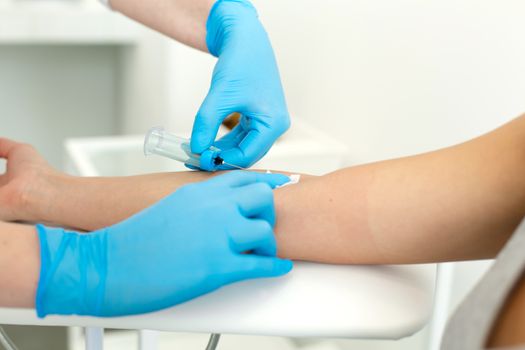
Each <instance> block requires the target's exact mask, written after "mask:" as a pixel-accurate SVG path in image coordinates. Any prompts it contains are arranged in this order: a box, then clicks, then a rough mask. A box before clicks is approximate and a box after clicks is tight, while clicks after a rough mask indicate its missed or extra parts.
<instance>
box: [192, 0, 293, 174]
mask: <svg viewBox="0 0 525 350" xmlns="http://www.w3.org/2000/svg"><path fill="white" fill-rule="evenodd" d="M206 42H207V45H208V49H209V51H210V53H212V54H213V55H214V56H217V57H218V58H219V60H218V62H217V65H216V66H215V70H214V71H213V77H212V83H211V88H210V91H209V92H208V95H207V96H206V99H205V100H204V102H203V104H202V106H201V108H200V110H199V112H198V113H197V117H196V119H195V123H194V125H193V133H192V136H191V150H192V152H194V153H198V154H200V153H202V152H204V151H205V150H206V149H207V148H208V147H210V146H211V145H215V146H217V147H218V148H220V149H222V150H223V152H222V153H221V157H222V158H223V159H224V161H225V162H226V163H229V164H234V165H237V166H240V167H242V168H247V167H249V166H251V165H252V164H254V163H255V162H256V161H258V160H259V159H260V158H261V157H263V156H264V155H265V154H266V152H268V150H269V149H270V147H271V146H272V144H273V143H274V142H275V140H276V139H277V138H278V137H279V136H281V135H282V134H283V133H284V132H285V131H286V130H287V129H288V128H289V126H290V118H289V115H288V110H287V107H286V101H285V98H284V93H283V88H282V85H281V80H280V77H279V70H278V69H277V63H276V61H275V56H274V54H273V49H272V46H271V44H270V40H269V38H268V35H267V34H266V31H265V30H264V28H263V26H262V24H261V22H260V21H259V19H258V16H257V11H256V10H255V8H254V7H253V5H252V4H251V3H250V2H249V1H247V0H219V1H217V2H216V3H215V5H214V6H213V8H212V9H211V11H210V15H209V17H208V22H207V36H206ZM234 112H239V113H241V115H242V118H241V123H240V124H239V125H238V126H237V127H235V128H234V130H232V131H231V132H230V133H229V134H228V135H226V136H225V137H223V138H222V139H220V140H219V141H217V142H216V143H215V138H216V136H217V132H218V130H219V127H220V125H221V123H222V121H223V120H224V119H225V118H226V117H228V115H230V114H231V113H234ZM201 168H203V169H204V170H206V169H208V168H212V167H211V166H206V165H205V166H202V167H201ZM222 168H225V167H222Z"/></svg>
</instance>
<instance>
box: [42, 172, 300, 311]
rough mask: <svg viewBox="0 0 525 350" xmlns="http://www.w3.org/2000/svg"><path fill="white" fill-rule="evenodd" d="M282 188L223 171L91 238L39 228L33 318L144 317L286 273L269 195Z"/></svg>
mask: <svg viewBox="0 0 525 350" xmlns="http://www.w3.org/2000/svg"><path fill="white" fill-rule="evenodd" d="M288 181H289V178H288V177H286V176H284V175H279V174H256V173H248V172H231V173H228V174H226V175H221V176H217V177H215V178H213V179H211V180H208V181H206V182H202V183H197V184H190V185H187V186H184V187H182V188H180V189H179V190H177V191H176V192H174V193H173V194H171V195H169V196H167V197H166V198H164V199H162V200H161V201H159V202H158V203H156V204H154V205H153V206H151V207H149V208H147V209H145V210H143V211H142V212H140V213H138V214H136V215H134V216H132V217H130V218H129V219H127V220H125V221H123V222H121V223H119V224H116V225H114V226H110V227H108V228H105V229H102V230H99V231H95V232H93V233H90V234H80V233H77V232H68V231H65V230H64V229H60V228H49V227H45V226H42V225H38V226H37V228H38V236H39V239H40V246H41V273H40V281H39V285H38V290H37V297H36V307H37V314H38V316H39V317H44V316H46V315H48V314H62V315H69V314H77V315H93V316H121V315H130V314H139V313H145V312H150V311H155V310H160V309H163V308H167V307H170V306H173V305H176V304H179V303H182V302H184V301H186V300H189V299H192V298H195V297H197V296H200V295H202V294H205V293H208V292H211V291H213V290H215V289H217V288H220V287H221V286H223V285H226V284H229V283H233V282H236V281H241V280H246V279H250V278H259V277H275V276H281V275H283V274H286V273H287V272H289V271H290V270H291V268H292V263H291V262H290V261H288V260H282V259H279V258H276V257H275V254H276V250H277V247H276V242H275V238H274V235H273V228H272V227H273V225H274V223H275V213H274V206H273V193H272V188H274V187H276V186H278V185H282V184H283V183H286V182H288ZM247 251H253V252H254V254H244V253H245V252H247Z"/></svg>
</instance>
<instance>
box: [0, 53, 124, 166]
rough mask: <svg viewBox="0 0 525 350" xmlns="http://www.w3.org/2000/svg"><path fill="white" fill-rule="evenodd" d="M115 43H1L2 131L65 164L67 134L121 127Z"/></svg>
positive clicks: (103, 130)
mask: <svg viewBox="0 0 525 350" xmlns="http://www.w3.org/2000/svg"><path fill="white" fill-rule="evenodd" d="M117 58H118V52H117V49H116V48H114V47H112V46H82V45H80V46H59V45H51V46H39V45H37V46H24V45H7V46H6V45H0V130H1V132H0V135H1V136H5V137H10V138H14V139H17V140H21V141H25V142H29V143H32V144H34V145H35V146H36V147H37V148H38V149H39V150H40V151H41V152H42V153H43V154H44V155H45V157H46V158H47V159H48V160H49V161H50V162H51V163H52V164H53V165H55V166H57V167H60V166H61V165H62V152H63V148H62V142H63V140H64V138H66V137H74V136H90V135H100V134H112V133H114V132H115V131H116V130H117V125H116V119H115V118H114V116H115V113H116V112H115V110H116V108H117V107H116V104H117V102H116V84H117V76H116V71H117V70H116V66H117Z"/></svg>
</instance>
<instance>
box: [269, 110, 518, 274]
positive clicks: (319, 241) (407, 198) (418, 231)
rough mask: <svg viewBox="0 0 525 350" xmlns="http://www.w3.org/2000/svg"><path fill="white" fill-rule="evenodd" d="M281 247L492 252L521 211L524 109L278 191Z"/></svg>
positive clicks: (391, 253) (433, 256) (369, 254)
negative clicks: (437, 142) (425, 149)
mask: <svg viewBox="0 0 525 350" xmlns="http://www.w3.org/2000/svg"><path fill="white" fill-rule="evenodd" d="M275 196H276V199H275V202H276V207H277V218H278V221H277V227H276V232H277V237H278V247H279V254H280V255H282V256H286V257H288V258H292V259H304V260H314V261H324V262H329V263H359V264H362V263H364V264H376V263H381V264H382V263H417V262H435V261H450V260H464V259H480V258H490V257H493V256H494V255H495V254H496V253H497V252H498V251H499V249H500V248H501V247H502V245H503V244H504V243H505V242H506V240H507V239H508V237H509V235H510V234H511V233H512V232H513V230H514V229H515V227H516V226H517V225H518V223H519V222H520V221H521V219H522V218H523V216H524V215H525V117H521V118H519V119H516V120H515V121H513V122H511V123H509V124H507V125H505V126H503V127H501V128H499V129H497V130H496V131H494V132H492V133H490V134H487V135H485V136H482V137H479V138H477V139H474V140H472V141H470V142H467V143H465V144H461V145H458V146H455V147H451V148H447V149H443V150H439V151H436V152H432V153H427V154H423V155H418V156H414V157H407V158H401V159H396V160H391V161H385V162H379V163H375V164H369V165H364V166H359V167H353V168H348V169H344V170H340V171H337V172H335V173H333V174H330V175H327V176H324V177H322V178H317V179H311V180H310V181H308V182H307V183H304V184H299V185H297V186H291V187H287V188H283V189H281V190H279V191H277V192H276V194H275Z"/></svg>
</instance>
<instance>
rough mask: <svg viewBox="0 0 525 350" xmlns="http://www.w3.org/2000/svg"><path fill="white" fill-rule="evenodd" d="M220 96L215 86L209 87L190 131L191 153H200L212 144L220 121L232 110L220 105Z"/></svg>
mask: <svg viewBox="0 0 525 350" xmlns="http://www.w3.org/2000/svg"><path fill="white" fill-rule="evenodd" d="M220 98H221V97H220V94H219V93H217V88H215V89H214V88H212V89H210V92H209V93H208V96H206V98H205V99H204V102H203V103H202V105H201V107H200V109H199V111H198V112H197V116H196V117H195V121H194V122H193V130H192V133H191V144H190V146H191V151H192V152H193V153H197V154H201V153H202V152H203V151H204V150H206V149H208V148H209V147H210V146H211V145H213V143H214V141H215V138H216V137H217V132H218V131H219V127H220V126H221V123H222V121H223V120H224V119H226V117H228V116H229V115H230V114H231V113H232V112H234V111H230V110H229V109H227V108H224V107H222V106H221V104H220Z"/></svg>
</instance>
